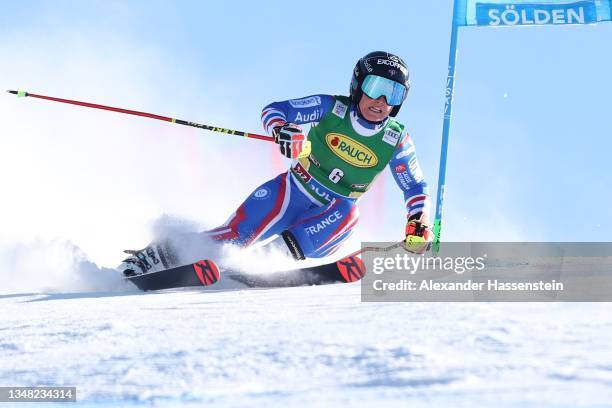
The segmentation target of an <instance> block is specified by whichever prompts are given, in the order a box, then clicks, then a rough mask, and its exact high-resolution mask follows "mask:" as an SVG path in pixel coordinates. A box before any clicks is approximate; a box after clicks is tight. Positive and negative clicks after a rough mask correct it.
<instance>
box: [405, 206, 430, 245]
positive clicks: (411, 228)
mask: <svg viewBox="0 0 612 408" xmlns="http://www.w3.org/2000/svg"><path fill="white" fill-rule="evenodd" d="M428 224H429V222H427V216H424V215H423V213H417V214H414V215H412V216H411V217H410V218H408V223H407V224H406V239H405V241H404V248H406V251H409V252H413V253H415V254H424V253H425V252H426V251H427V250H428V249H429V248H430V247H431V241H433V232H432V231H431V228H429V225H428Z"/></svg>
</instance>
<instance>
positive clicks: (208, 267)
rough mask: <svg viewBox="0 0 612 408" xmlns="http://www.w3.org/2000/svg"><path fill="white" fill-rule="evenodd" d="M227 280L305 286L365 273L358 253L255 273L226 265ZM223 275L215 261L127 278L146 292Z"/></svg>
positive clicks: (207, 281) (258, 285)
mask: <svg viewBox="0 0 612 408" xmlns="http://www.w3.org/2000/svg"><path fill="white" fill-rule="evenodd" d="M222 270H223V279H224V281H225V279H231V280H233V281H235V282H239V283H241V284H243V285H246V286H247V287H251V288H282V287H293V286H305V285H328V284H333V283H347V282H356V281H358V280H360V279H361V278H362V277H363V276H364V275H365V267H364V265H363V262H362V261H361V258H359V257H358V256H347V257H346V258H343V259H341V260H339V261H337V262H332V263H328V264H323V265H317V266H311V267H305V268H299V269H291V270H287V271H276V272H271V273H265V274H259V273H258V274H255V273H249V272H243V271H235V270H232V269H225V268H223V269H222ZM219 278H220V272H219V268H218V267H217V265H216V264H215V263H214V262H213V261H211V260H200V261H198V262H195V263H193V264H188V265H183V266H178V267H176V268H170V269H166V270H163V271H158V272H151V273H146V274H142V275H136V276H130V277H126V278H125V279H126V280H128V281H130V282H132V283H133V284H134V285H136V286H137V287H138V288H139V289H141V290H143V291H149V290H160V289H172V288H182V287H198V286H210V285H213V284H214V283H215V282H217V281H218V280H219Z"/></svg>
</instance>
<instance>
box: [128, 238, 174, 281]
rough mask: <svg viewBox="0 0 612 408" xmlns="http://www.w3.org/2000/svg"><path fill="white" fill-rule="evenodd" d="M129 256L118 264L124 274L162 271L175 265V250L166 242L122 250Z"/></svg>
mask: <svg viewBox="0 0 612 408" xmlns="http://www.w3.org/2000/svg"><path fill="white" fill-rule="evenodd" d="M123 252H125V253H126V254H129V255H130V256H129V257H127V258H126V259H124V260H123V263H122V264H121V265H119V268H118V269H119V270H120V271H121V272H122V273H123V275H124V276H126V277H128V276H135V275H142V274H144V273H151V272H158V271H163V270H164V269H168V268H172V267H173V266H176V265H177V259H176V251H175V250H174V249H173V248H172V246H171V245H170V244H169V243H168V242H161V243H152V244H150V245H149V246H147V247H146V248H144V249H141V250H139V251H135V250H130V249H128V250H125V251H123Z"/></svg>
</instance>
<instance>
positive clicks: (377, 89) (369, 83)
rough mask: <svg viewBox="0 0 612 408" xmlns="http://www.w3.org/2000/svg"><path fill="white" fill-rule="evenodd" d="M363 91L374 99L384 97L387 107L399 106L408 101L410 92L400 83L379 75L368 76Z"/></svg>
mask: <svg viewBox="0 0 612 408" xmlns="http://www.w3.org/2000/svg"><path fill="white" fill-rule="evenodd" d="M361 90H362V91H363V93H364V94H366V95H368V96H369V97H370V98H372V99H378V98H380V97H381V96H384V97H385V99H387V105H391V106H398V105H401V104H402V102H404V99H406V93H407V92H408V90H407V89H406V87H405V86H404V85H402V84H400V83H399V82H395V81H393V80H391V79H387V78H383V77H381V76H378V75H368V76H367V77H365V79H364V80H363V83H362V84H361Z"/></svg>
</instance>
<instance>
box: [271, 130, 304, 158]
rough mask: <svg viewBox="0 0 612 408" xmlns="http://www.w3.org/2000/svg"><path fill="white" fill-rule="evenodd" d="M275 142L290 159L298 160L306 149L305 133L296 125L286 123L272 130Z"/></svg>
mask: <svg viewBox="0 0 612 408" xmlns="http://www.w3.org/2000/svg"><path fill="white" fill-rule="evenodd" d="M272 134H273V135H274V141H275V142H276V143H278V145H279V147H280V151H281V153H282V155H283V156H285V157H288V158H290V159H297V158H298V156H299V155H300V153H301V152H302V149H303V147H304V141H305V140H306V136H304V131H303V130H302V128H301V127H300V125H296V124H295V123H285V124H284V125H281V126H277V127H275V128H274V130H272Z"/></svg>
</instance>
